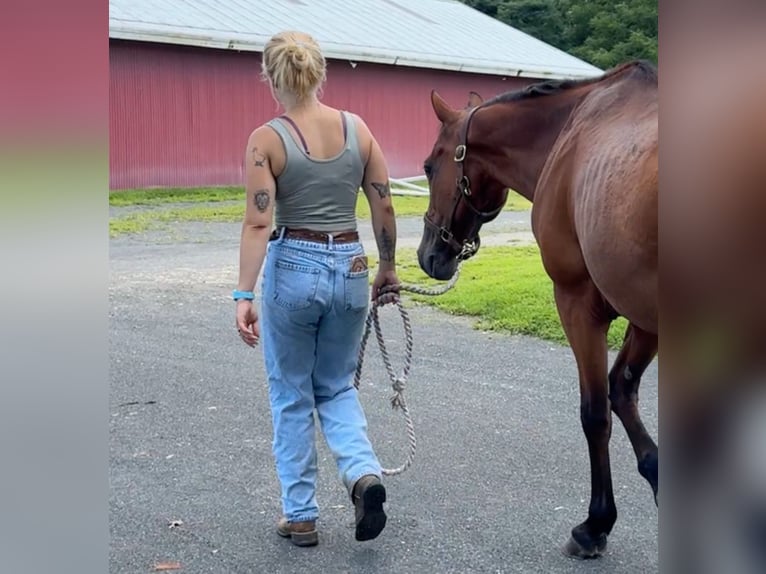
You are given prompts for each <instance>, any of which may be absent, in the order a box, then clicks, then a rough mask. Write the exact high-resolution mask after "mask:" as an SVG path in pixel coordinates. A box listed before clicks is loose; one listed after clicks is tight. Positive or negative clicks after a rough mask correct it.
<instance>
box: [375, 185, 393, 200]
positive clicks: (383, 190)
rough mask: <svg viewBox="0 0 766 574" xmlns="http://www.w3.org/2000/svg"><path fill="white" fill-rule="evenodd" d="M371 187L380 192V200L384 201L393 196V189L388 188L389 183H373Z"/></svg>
mask: <svg viewBox="0 0 766 574" xmlns="http://www.w3.org/2000/svg"><path fill="white" fill-rule="evenodd" d="M370 185H372V187H374V188H375V190H376V191H377V192H378V195H379V196H380V199H383V198H385V197H388V196H389V195H391V188H390V187H389V186H388V182H386V183H378V182H375V181H373V182H372V183H371V184H370Z"/></svg>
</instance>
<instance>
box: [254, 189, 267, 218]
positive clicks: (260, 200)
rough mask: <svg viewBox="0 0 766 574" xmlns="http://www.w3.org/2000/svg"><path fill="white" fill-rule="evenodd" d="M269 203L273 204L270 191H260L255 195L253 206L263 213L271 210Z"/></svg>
mask: <svg viewBox="0 0 766 574" xmlns="http://www.w3.org/2000/svg"><path fill="white" fill-rule="evenodd" d="M269 202H271V197H270V196H269V190H268V189H259V190H258V191H256V192H255V195H253V204H254V205H255V207H256V209H258V211H260V212H261V213H263V212H264V211H266V210H267V209H268V208H269Z"/></svg>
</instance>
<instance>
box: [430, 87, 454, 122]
mask: <svg viewBox="0 0 766 574" xmlns="http://www.w3.org/2000/svg"><path fill="white" fill-rule="evenodd" d="M431 105H432V106H433V108H434V112H435V113H436V117H437V118H439V121H440V122H441V123H443V124H448V123H450V122H452V121H454V120H455V119H457V116H458V114H457V112H456V111H455V110H453V109H452V108H451V107H449V104H448V103H447V102H445V101H444V99H442V97H441V96H440V95H439V94H437V93H436V90H431Z"/></svg>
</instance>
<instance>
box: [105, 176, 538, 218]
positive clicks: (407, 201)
mask: <svg viewBox="0 0 766 574" xmlns="http://www.w3.org/2000/svg"><path fill="white" fill-rule="evenodd" d="M415 185H418V186H419V187H423V188H424V189H428V186H427V185H426V183H425V182H416V183H415ZM393 187H394V189H396V188H397V187H396V185H394V186H393ZM244 199H245V191H244V188H242V187H195V188H157V189H129V190H122V191H111V192H109V205H111V206H112V207H126V206H131V205H166V204H172V203H217V202H221V201H244ZM359 200H360V203H362V204H364V205H363V206H361V208H362V209H366V210H367V214H368V215H367V216H368V217H369V207H368V206H367V199H366V198H365V197H364V194H362V193H360V194H359ZM393 201H394V208H395V209H396V210H397V211H401V212H402V215H422V214H423V213H425V211H426V209H427V207H428V198H427V197H417V196H402V195H394V196H393ZM531 205H532V204H531V203H530V202H529V201H527V200H526V199H524V198H523V197H521V196H520V195H519V194H517V193H513V192H511V193H510V194H509V195H508V201H507V203H506V205H505V209H506V210H525V209H529V208H530V207H531Z"/></svg>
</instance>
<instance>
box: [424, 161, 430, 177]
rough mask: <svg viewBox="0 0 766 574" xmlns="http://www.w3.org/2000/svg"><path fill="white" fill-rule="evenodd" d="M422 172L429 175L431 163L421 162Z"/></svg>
mask: <svg viewBox="0 0 766 574" xmlns="http://www.w3.org/2000/svg"><path fill="white" fill-rule="evenodd" d="M423 172H424V173H425V174H426V177H431V164H429V163H424V164H423Z"/></svg>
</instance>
